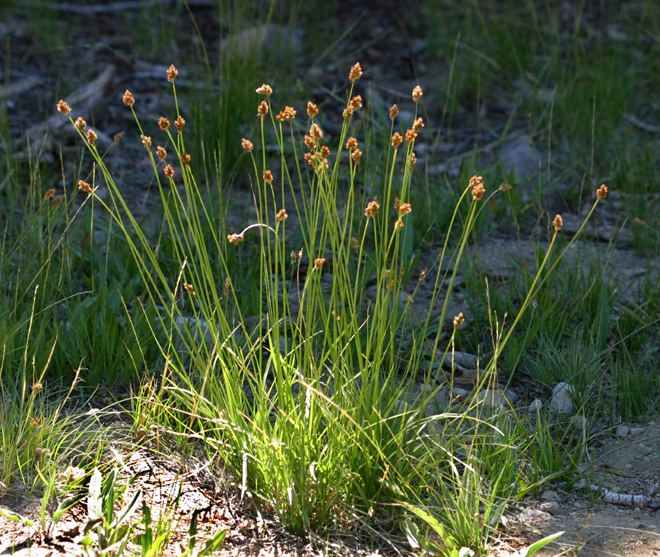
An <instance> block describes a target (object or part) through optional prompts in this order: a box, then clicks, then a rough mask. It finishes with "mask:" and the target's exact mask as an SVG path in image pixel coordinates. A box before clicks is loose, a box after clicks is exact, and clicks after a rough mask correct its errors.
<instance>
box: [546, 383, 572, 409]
mask: <svg viewBox="0 0 660 557" xmlns="http://www.w3.org/2000/svg"><path fill="white" fill-rule="evenodd" d="M574 393H575V390H574V389H573V387H572V386H571V385H569V384H568V383H564V382H562V383H557V385H555V388H554V389H552V399H551V400H550V411H551V412H553V413H555V414H570V413H571V412H573V395H574Z"/></svg>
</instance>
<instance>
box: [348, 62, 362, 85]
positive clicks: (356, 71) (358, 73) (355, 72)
mask: <svg viewBox="0 0 660 557" xmlns="http://www.w3.org/2000/svg"><path fill="white" fill-rule="evenodd" d="M361 77H362V66H360V62H356V63H355V64H353V66H352V67H351V71H350V72H348V79H349V81H351V82H353V83H355V82H356V81H357V80H358V79H360V78H361Z"/></svg>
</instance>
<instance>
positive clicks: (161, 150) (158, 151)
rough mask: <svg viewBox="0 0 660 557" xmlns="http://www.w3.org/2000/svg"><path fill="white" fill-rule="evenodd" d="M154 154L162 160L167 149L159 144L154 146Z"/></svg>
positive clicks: (165, 156)
mask: <svg viewBox="0 0 660 557" xmlns="http://www.w3.org/2000/svg"><path fill="white" fill-rule="evenodd" d="M156 156H157V157H158V158H159V159H160V160H161V161H164V160H165V159H166V158H167V149H165V147H163V146H162V145H159V146H158V147H156Z"/></svg>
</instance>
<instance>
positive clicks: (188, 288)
mask: <svg viewBox="0 0 660 557" xmlns="http://www.w3.org/2000/svg"><path fill="white" fill-rule="evenodd" d="M183 289H184V290H185V291H186V292H188V294H190V295H191V296H196V295H197V292H196V291H195V287H194V286H193V285H192V284H190V283H189V282H186V281H183Z"/></svg>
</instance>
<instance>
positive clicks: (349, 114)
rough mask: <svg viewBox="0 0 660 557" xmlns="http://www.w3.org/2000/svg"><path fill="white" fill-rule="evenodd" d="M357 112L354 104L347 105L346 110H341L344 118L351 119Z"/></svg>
mask: <svg viewBox="0 0 660 557" xmlns="http://www.w3.org/2000/svg"><path fill="white" fill-rule="evenodd" d="M353 114H355V109H354V108H353V107H352V106H347V107H346V108H345V109H344V110H342V111H341V115H342V118H343V119H344V120H350V119H351V118H353Z"/></svg>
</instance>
